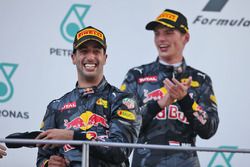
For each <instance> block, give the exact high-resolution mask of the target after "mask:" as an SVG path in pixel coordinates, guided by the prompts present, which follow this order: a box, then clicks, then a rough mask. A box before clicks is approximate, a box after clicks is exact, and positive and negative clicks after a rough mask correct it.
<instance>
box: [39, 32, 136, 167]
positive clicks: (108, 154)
mask: <svg viewBox="0 0 250 167" xmlns="http://www.w3.org/2000/svg"><path fill="white" fill-rule="evenodd" d="M106 50H107V44H106V38H105V36H104V34H103V33H102V32H101V31H100V30H98V29H96V28H94V27H86V28H84V29H82V30H80V31H78V32H77V34H76V36H75V40H74V44H73V54H72V62H73V64H74V65H75V66H76V69H77V78H78V80H77V84H76V87H75V88H74V89H73V90H72V91H71V92H68V93H66V94H65V95H64V96H62V97H61V98H59V99H56V100H53V101H52V102H51V103H50V104H49V105H48V107H47V111H46V114H45V116H44V119H43V123H42V125H43V126H42V128H41V130H43V131H44V132H42V133H41V134H39V136H38V137H37V139H55V140H89V141H102V142H122V143H135V142H136V141H137V137H138V134H139V128H140V125H141V117H140V115H138V105H137V103H136V101H135V100H134V97H133V94H131V93H125V92H121V91H120V90H119V89H117V88H115V87H114V86H112V85H110V84H109V83H108V82H107V81H106V79H105V77H104V74H103V69H104V65H105V63H106V60H107V54H106ZM38 146H39V150H38V158H37V166H38V167H66V166H67V167H81V160H82V151H81V146H80V147H77V146H71V145H64V146H60V145H55V144H54V145H49V144H45V145H41V144H39V145H38ZM131 151H132V149H131V148H122V147H106V146H103V147H101V146H91V147H90V156H89V165H90V166H91V167H128V166H129V161H128V157H129V155H130V153H131Z"/></svg>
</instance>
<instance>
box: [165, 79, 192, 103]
mask: <svg viewBox="0 0 250 167" xmlns="http://www.w3.org/2000/svg"><path fill="white" fill-rule="evenodd" d="M191 82H192V77H189V78H188V80H187V81H186V82H184V83H181V82H179V81H178V80H177V79H175V78H173V79H172V82H171V81H170V80H169V79H165V80H164V84H165V87H166V89H167V90H168V93H169V95H170V96H171V98H172V99H176V100H181V99H183V98H184V97H185V96H186V95H187V91H188V89H189V87H190V86H191Z"/></svg>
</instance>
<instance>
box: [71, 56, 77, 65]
mask: <svg viewBox="0 0 250 167" xmlns="http://www.w3.org/2000/svg"><path fill="white" fill-rule="evenodd" d="M71 60H72V63H73V64H76V54H75V53H72V54H71Z"/></svg>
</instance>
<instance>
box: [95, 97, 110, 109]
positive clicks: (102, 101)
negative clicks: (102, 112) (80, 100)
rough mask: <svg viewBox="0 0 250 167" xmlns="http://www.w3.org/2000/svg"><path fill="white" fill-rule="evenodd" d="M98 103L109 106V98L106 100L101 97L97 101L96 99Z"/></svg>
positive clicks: (105, 106)
mask: <svg viewBox="0 0 250 167" xmlns="http://www.w3.org/2000/svg"><path fill="white" fill-rule="evenodd" d="M96 104H97V105H100V106H103V107H104V108H108V101H107V100H104V99H102V98H99V99H98V100H97V101H96Z"/></svg>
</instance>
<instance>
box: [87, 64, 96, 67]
mask: <svg viewBox="0 0 250 167" xmlns="http://www.w3.org/2000/svg"><path fill="white" fill-rule="evenodd" d="M85 67H95V64H85Z"/></svg>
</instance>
